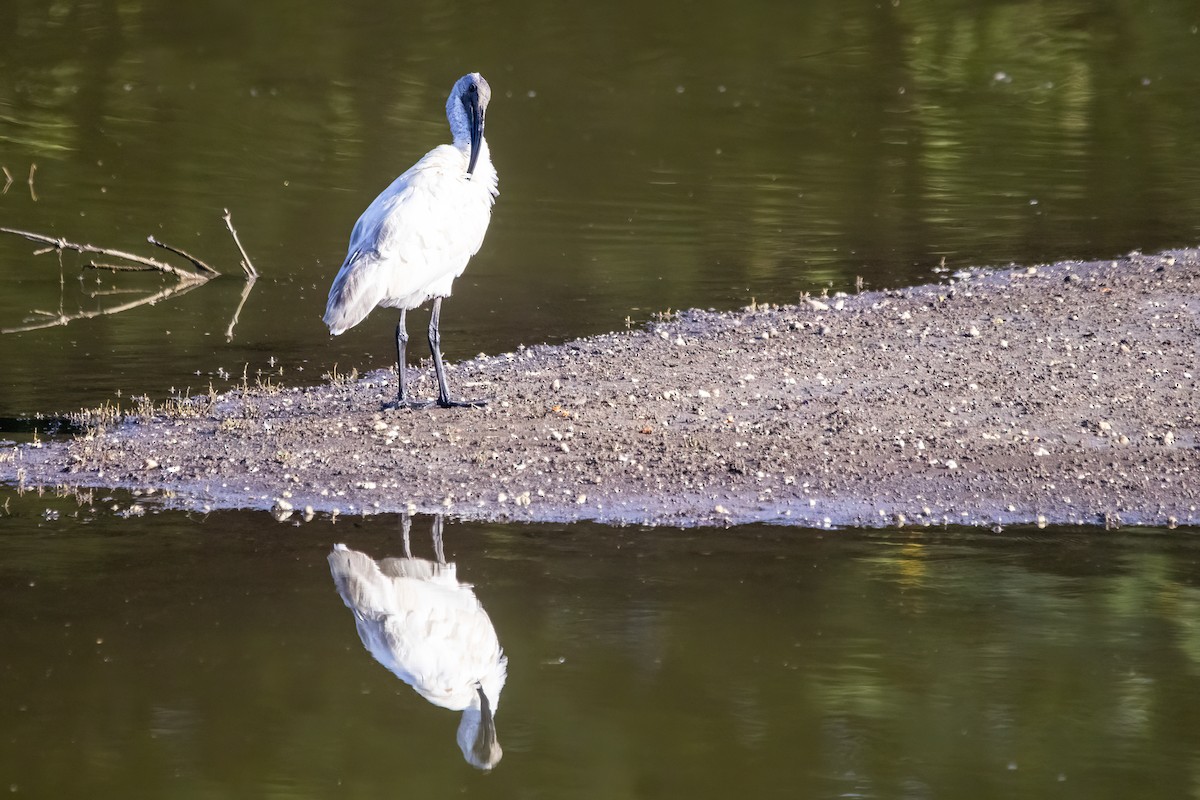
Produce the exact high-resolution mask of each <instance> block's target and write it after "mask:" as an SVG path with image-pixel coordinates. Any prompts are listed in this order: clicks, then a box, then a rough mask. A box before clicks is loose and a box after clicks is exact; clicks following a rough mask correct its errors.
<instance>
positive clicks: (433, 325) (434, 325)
mask: <svg viewBox="0 0 1200 800" xmlns="http://www.w3.org/2000/svg"><path fill="white" fill-rule="evenodd" d="M441 318H442V298H440V297H438V298H435V299H434V301H433V313H431V314H430V315H429V350H430V352H431V353H433V371H434V372H436V373H437V382H438V399H437V404H438V405H439V406H441V407H442V408H464V407H476V408H477V407H479V406H486V405H487V400H451V399H450V389H449V387H448V386H447V385H446V368H445V366H443V365H442V334H441V332H440V331H439V330H438V323H439V322H440V321H441Z"/></svg>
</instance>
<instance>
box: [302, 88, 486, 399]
mask: <svg viewBox="0 0 1200 800" xmlns="http://www.w3.org/2000/svg"><path fill="white" fill-rule="evenodd" d="M491 97H492V90H491V87H490V86H488V82H487V81H485V80H484V79H483V76H482V75H480V74H479V73H478V72H472V73H470V74H468V75H464V76H462V77H461V78H459V79H458V81H457V82H456V83H455V84H454V88H453V89H452V90H451V91H450V97H449V99H447V100H446V119H447V120H449V122H450V132H451V133H452V134H453V135H454V143H453V144H443V145H439V146H437V147H435V148H433V149H432V150H430V151H429V152H428V153H426V154H425V155H424V157H422V158H421V160H420V161H418V162H417V163H416V164H414V165H413V166H412V167H410V168H409V169H408V171H407V172H405V173H404V174H403V175H401V176H400V177H399V178H396V180H395V181H393V182H392V185H391V186H389V187H388V188H387V189H385V190H384V191H383V193H382V194H380V195H379V196H378V197H376V198H375V201H374V202H373V203H371V205H369V206H368V207H367V210H366V211H364V212H363V214H362V216H361V217H359V218H358V222H357V223H356V224H355V226H354V230H353V232H351V234H350V248H349V251H348V253H347V255H346V260H345V262H343V264H342V268H341V270H340V271H339V272H338V274H337V277H336V278H334V280H333V286H332V287H330V289H329V302H328V303H327V305H326V306H325V317H324V321H325V324H326V325H328V326H329V332H330V333H331V334H332V335H334V336H337V335H338V334H340V333H343V332H344V331H347V330H349V329H350V328H353V327H354V326H355V325H357V324H358V323H360V322H362V321H363V320H364V319H365V318H366V316H367V314H369V313H371V310H372V309H373V308H375V307H376V306H385V307H387V308H398V309H400V321H399V322H398V323H397V324H396V369H397V372H398V373H399V379H400V390H399V394H398V398H397V400H398V405H399V406H400V407H416V408H423V407H425V406H428V405H431V403H430V402H428V401H414V400H413V399H412V398H411V397H410V395H409V393H408V391H407V387H406V385H405V375H404V372H405V363H404V358H405V357H404V351H405V347H406V346H407V344H408V331H407V329H406V328H405V322H404V317H405V314H406V313H407V312H408V310H409V309H411V308H416V307H417V306H419V305H421V304H422V303H424V302H425V301H427V300H430V299H432V300H433V312H432V314H431V316H430V318H429V349H430V350H431V351H432V352H433V367H434V371H435V372H436V373H437V381H438V398H437V404H438V405H439V406H441V407H443V408H449V407H452V406H480V405H484V404H486V402H487V401H485V400H465V401H464V400H451V399H450V390H449V388H448V387H447V385H446V371H445V367H443V365H442V351H441V334H440V332H439V331H438V323H439V320H440V318H441V313H442V299H443V298H445V297H449V296H450V287H451V284H452V283H453V282H454V279H455V278H457V277H458V276H459V275H461V274H462V273H463V270H464V269H466V267H467V262H468V261H469V260H470V259H471V256H473V255H475V254H476V253H477V252H479V248H480V246H481V245H482V244H483V237H484V234H485V233H487V227H488V222H489V221H490V220H491V217H492V204H493V203H495V201H496V196H497V195H498V194H499V190H498V189H497V181H498V178H497V176H496V169H495V168H494V167H493V166H492V159H491V156H490V155H489V154H488V145H487V141H486V140H485V139H484V138H483V120H484V115H485V113H486V112H487V106H488V101H489V100H490V99H491Z"/></svg>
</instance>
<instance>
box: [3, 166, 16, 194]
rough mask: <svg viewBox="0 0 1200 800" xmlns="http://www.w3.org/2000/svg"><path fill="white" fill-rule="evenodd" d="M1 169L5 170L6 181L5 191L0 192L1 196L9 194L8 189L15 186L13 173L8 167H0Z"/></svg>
mask: <svg viewBox="0 0 1200 800" xmlns="http://www.w3.org/2000/svg"><path fill="white" fill-rule="evenodd" d="M0 169H3V170H4V181H5V182H4V191H3V192H0V194H8V187H10V186H12V185H13V176H12V173H11V172H9V171H8V167H0Z"/></svg>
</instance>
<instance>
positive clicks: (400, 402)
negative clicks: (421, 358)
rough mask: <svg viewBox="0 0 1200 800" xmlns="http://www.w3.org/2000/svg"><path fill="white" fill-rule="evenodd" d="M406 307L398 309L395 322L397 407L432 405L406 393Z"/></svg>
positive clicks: (425, 406) (424, 406)
mask: <svg viewBox="0 0 1200 800" xmlns="http://www.w3.org/2000/svg"><path fill="white" fill-rule="evenodd" d="M407 314H408V311H407V310H406V309H400V320H399V321H398V322H397V323H396V377H398V378H399V379H400V389H399V391H398V392H397V393H396V407H397V408H427V407H428V406H431V405H433V404H432V403H431V402H430V401H428V400H413V399H412V397H411V396H410V395H409V393H408V380H407V375H406V373H407V372H408V369H407V366H406V364H405V361H406V357H405V350H406V349H407V348H408V328H407V327H406V326H405V324H404V318H405V315H407Z"/></svg>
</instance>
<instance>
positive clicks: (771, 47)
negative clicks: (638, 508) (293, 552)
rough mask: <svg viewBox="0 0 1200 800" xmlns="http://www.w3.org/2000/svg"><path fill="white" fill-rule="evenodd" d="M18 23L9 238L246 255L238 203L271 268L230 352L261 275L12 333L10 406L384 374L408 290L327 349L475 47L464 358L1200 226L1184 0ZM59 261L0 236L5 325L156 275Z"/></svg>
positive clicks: (470, 65) (1195, 109)
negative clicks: (393, 201)
mask: <svg viewBox="0 0 1200 800" xmlns="http://www.w3.org/2000/svg"><path fill="white" fill-rule="evenodd" d="M0 20H3V22H4V29H5V30H6V31H7V35H6V45H5V47H4V49H3V51H2V52H0V164H2V165H4V166H5V167H6V168H7V169H8V170H9V171H10V172H11V173H12V174H13V176H14V179H15V180H14V183H13V184H12V185H11V186H10V187H9V188H8V191H7V192H6V193H5V194H3V195H2V196H0V220H2V221H3V224H4V225H8V226H12V227H18V228H28V229H32V230H37V231H42V232H45V233H49V234H54V235H61V236H67V237H69V238H74V239H79V240H85V241H90V242H93V243H97V244H102V245H107V246H109V247H122V248H133V249H136V248H139V247H141V248H142V249H143V250H145V249H146V248H145V245H144V244H143V243H144V239H145V237H146V236H147V235H148V234H154V235H155V236H158V237H159V238H161V239H163V240H165V241H167V242H170V243H173V244H176V245H178V246H181V247H184V248H185V249H188V250H191V251H193V252H195V253H197V254H198V255H201V256H202V257H204V258H206V259H208V260H210V261H212V262H214V263H215V264H217V265H218V266H219V267H220V268H221V269H223V270H224V271H226V272H227V273H229V274H230V275H231V276H236V275H237V274H239V273H240V271H239V269H238V267H237V256H236V252H235V251H234V249H233V246H232V244H231V243H230V241H229V237H228V234H227V233H226V231H225V229H224V225H223V223H222V221H221V213H222V209H223V208H229V209H230V210H231V211H232V212H233V215H234V221H235V223H236V224H237V225H238V227H239V230H240V232H241V235H242V239H243V241H244V242H245V244H246V246H247V248H248V249H249V250H250V253H251V255H252V257H253V258H254V259H255V261H256V263H257V266H258V268H259V269H260V271H261V272H262V274H263V279H262V280H261V281H260V282H259V284H258V285H257V286H256V288H255V290H254V292H253V293H252V294H251V295H250V297H249V299H248V301H247V303H246V306H245V308H244V309H242V312H241V314H240V316H239V322H238V324H237V326H236V328H235V331H234V337H233V340H232V341H226V331H227V329H228V327H229V324H230V320H231V318H232V316H233V313H234V310H235V309H236V308H237V306H238V302H239V299H240V293H241V288H242V287H241V284H240V281H239V280H238V279H237V278H236V277H231V278H230V279H228V280H221V281H218V282H215V283H212V284H209V285H207V286H204V287H201V288H199V289H196V290H193V291H192V292H190V293H188V294H187V295H185V296H182V297H177V298H174V299H172V300H169V301H165V302H161V303H159V304H158V305H156V306H154V307H143V308H139V309H136V310H133V311H129V312H125V313H122V314H119V315H115V316H106V317H101V318H98V319H91V320H81V321H79V322H76V323H73V324H72V325H70V326H67V327H66V328H59V329H52V330H44V331H38V332H32V333H25V334H10V335H6V336H4V337H3V339H2V341H3V343H4V347H2V348H0V371H3V372H4V374H5V375H7V376H10V379H9V380H8V381H7V382H6V385H5V386H4V387H3V389H0V417H16V416H28V415H31V414H34V413H37V412H51V411H67V410H72V409H75V408H78V407H80V406H83V405H95V404H99V403H103V402H105V401H111V402H122V403H124V404H126V405H127V404H128V403H129V400H128V398H129V396H130V395H132V394H141V393H149V394H151V395H153V396H154V397H156V398H162V397H164V396H166V395H168V394H170V393H171V392H172V390H174V391H175V392H186V391H188V390H189V389H190V390H191V391H192V392H199V391H203V390H206V389H207V386H208V384H209V382H210V381H211V382H213V383H214V384H215V385H216V386H217V388H223V387H224V386H227V385H229V384H230V383H231V382H233V383H236V382H237V381H238V380H239V379H240V378H241V376H242V374H243V372H244V371H245V372H247V373H248V375H249V377H250V380H251V381H253V380H254V378H255V377H256V375H258V374H259V373H260V372H261V373H273V374H274V375H275V377H276V378H277V379H278V378H280V377H282V379H283V380H285V381H290V382H315V381H317V380H319V379H320V376H321V375H322V374H323V373H324V372H326V371H328V370H329V369H330V368H331V367H332V366H333V365H334V364H335V363H336V364H338V365H339V368H340V369H341V370H342V371H347V370H348V369H349V368H354V367H357V368H359V369H365V368H374V367H378V366H383V365H386V364H387V363H388V362H389V360H390V359H392V358H393V357H394V356H393V355H392V347H393V346H392V345H391V344H390V340H391V336H390V334H391V329H392V328H393V327H394V325H395V320H394V315H393V313H392V312H390V311H387V312H385V311H380V312H377V313H376V314H375V315H373V316H372V318H371V319H369V320H368V321H367V322H365V323H363V324H362V325H360V326H359V327H358V328H356V329H354V330H353V331H351V332H349V333H347V334H345V335H343V336H342V337H339V338H338V339H335V340H332V341H331V340H330V339H329V337H328V335H327V332H326V331H325V330H324V328H323V326H322V325H321V323H320V317H321V314H322V312H323V309H324V302H325V297H326V293H327V290H328V286H329V284H330V282H331V279H332V276H333V275H334V273H335V272H336V270H337V267H338V266H339V265H340V263H341V260H342V258H343V256H344V255H345V245H346V240H347V237H348V235H349V231H350V228H351V226H352V225H353V223H354V221H355V219H356V218H357V216H358V214H359V213H360V212H361V211H362V210H363V209H364V208H365V207H366V205H367V204H368V203H369V202H370V200H371V199H372V198H373V197H374V196H375V195H376V194H377V193H378V192H379V191H380V190H381V189H382V188H384V187H385V186H386V185H387V184H388V183H389V182H390V181H391V180H392V178H393V177H394V176H395V175H397V174H399V173H400V172H401V171H402V170H403V169H405V168H406V167H407V166H408V165H410V164H411V163H412V162H413V161H415V160H416V159H417V158H419V157H420V155H422V154H423V153H424V152H426V151H427V150H428V149H430V148H431V147H432V146H434V145H435V144H438V143H440V142H442V141H444V140H445V139H446V138H447V135H448V134H447V130H446V124H445V119H444V113H443V107H444V102H445V97H446V94H447V93H448V91H449V88H450V86H451V84H452V83H453V81H454V79H455V78H457V77H458V76H459V75H461V74H462V73H463V72H466V71H468V70H470V69H477V70H479V71H481V72H483V73H484V74H485V75H486V76H487V77H488V79H489V81H490V82H491V84H492V86H493V89H494V95H495V96H494V100H493V103H492V107H491V109H490V113H489V117H488V128H487V135H488V139H489V141H490V143H491V148H492V152H493V154H494V159H495V162H496V164H497V167H498V170H499V173H500V189H501V196H500V199H499V203H498V205H497V206H496V212H495V217H494V222H493V226H492V230H491V231H490V233H489V235H488V239H487V242H486V244H485V246H484V249H483V251H482V252H481V253H480V254H479V256H478V257H477V258H476V259H475V260H474V261H473V262H472V264H471V266H470V267H469V269H468V271H467V273H466V275H465V276H464V277H463V278H462V279H460V280H459V281H458V282H457V284H456V286H455V294H454V297H453V298H452V299H451V300H450V301H449V302H448V303H447V305H446V312H445V315H444V326H445V329H446V330H445V332H446V336H445V339H444V347H445V349H446V351H447V353H448V355H449V356H450V357H451V358H454V359H459V358H464V357H469V356H472V355H474V354H476V353H478V352H480V351H486V352H489V353H495V352H506V351H510V350H512V349H514V348H515V347H517V346H518V345H520V344H523V343H524V344H534V343H537V342H542V341H562V340H565V339H569V338H572V337H575V336H579V335H584V334H588V333H594V332H599V331H608V330H613V329H616V328H620V327H621V326H622V325H623V324H624V320H625V319H626V317H630V318H631V319H632V320H634V321H635V322H637V321H643V320H645V319H647V318H648V317H649V316H650V315H651V314H653V313H654V312H659V311H664V310H667V309H678V308H687V307H695V306H698V307H721V308H730V307H740V306H743V305H746V304H747V303H749V302H751V300H752V299H755V300H757V301H775V302H787V301H794V300H796V299H797V298H798V296H799V295H800V293H801V292H807V291H820V290H822V289H825V288H834V289H850V288H852V287H853V286H854V284H855V279H856V277H858V276H861V277H862V278H863V279H864V280H865V281H866V283H867V284H868V285H872V286H896V285H902V284H910V283H915V282H924V281H928V280H931V279H935V278H937V277H938V276H939V274H940V273H938V272H937V270H938V269H939V265H940V264H941V263H942V260H943V259H945V263H946V265H947V266H950V267H954V266H962V265H965V264H973V265H978V264H1006V263H1008V262H1010V261H1017V262H1037V261H1045V260H1052V259H1057V258H1065V257H1090V256H1097V257H1105V256H1111V255H1115V254H1118V253H1123V252H1127V251H1129V250H1131V249H1133V248H1142V249H1145V250H1152V249H1155V248H1161V247H1166V246H1180V245H1190V244H1195V243H1196V241H1197V239H1200V192H1198V191H1197V187H1198V186H1200V139H1197V137H1196V136H1195V131H1196V130H1197V129H1200V106H1198V105H1197V104H1196V103H1195V102H1194V98H1195V97H1196V96H1197V94H1198V93H1200V36H1198V35H1197V25H1200V15H1198V13H1197V11H1196V8H1195V6H1194V4H1190V3H1184V2H1178V1H1177V2H1166V3H1158V4H1155V5H1154V6H1153V7H1150V8H1147V7H1145V6H1144V5H1143V4H1139V3H1132V2H1116V3H1104V4H1096V3H1091V2H1064V3H1054V4H1051V5H1046V4H1043V3H1034V2H1016V3H1003V4H995V3H987V2H957V1H955V2H949V1H945V2H916V3H908V2H904V3H875V2H869V3H850V4H846V3H835V2H827V1H825V2H810V3H800V4H786V3H773V2H753V3H749V4H746V3H743V4H740V5H738V6H737V8H736V10H735V9H733V7H730V6H728V5H724V4H716V3H704V2H673V3H668V4H665V5H663V4H658V5H652V6H647V5H646V4H644V3H629V2H616V3H606V4H601V5H594V6H592V7H588V8H579V7H577V6H560V5H555V4H547V3H539V4H532V5H530V4H524V5H518V4H495V3H483V2H478V1H477V0H474V1H471V2H466V3H461V4H457V5H456V6H454V7H453V8H451V7H447V6H446V5H445V4H444V3H433V2H414V3H406V4H403V5H401V6H398V5H396V4H395V3H393V2H381V0H353V2H347V3H340V4H337V5H336V6H330V7H327V8H320V9H318V8H306V9H304V11H303V13H299V12H298V11H297V10H296V9H295V8H294V7H293V6H291V5H290V4H287V3H279V2H263V3H240V4H239V3H224V2H201V3H191V4H188V6H187V7H186V8H185V7H181V6H180V5H179V4H178V3H164V2H150V1H148V0H134V1H133V2H130V1H129V0H123V2H119V3H118V2H116V0H91V1H90V2H88V1H85V2H79V3H72V4H52V5H50V6H47V5H46V4H44V3H41V2H34V1H33V0H0ZM31 164H36V165H37V171H36V173H35V176H34V183H33V186H34V190H35V191H36V196H37V200H36V202H35V201H34V200H33V198H32V197H31V193H30V191H29V187H28V186H27V185H26V182H25V181H26V178H27V175H28V170H29V168H30V165H31ZM33 249H34V247H33V246H32V245H30V244H29V243H27V242H24V241H23V240H20V239H14V238H9V237H0V327H2V328H10V327H16V326H19V325H20V324H22V322H23V321H25V320H26V319H27V318H31V317H32V315H33V312H34V311H35V310H39V309H40V310H43V311H51V312H55V311H57V310H58V309H59V307H60V304H61V306H62V308H63V310H64V311H66V312H68V313H71V312H78V311H81V310H85V311H92V310H96V309H98V308H102V307H106V306H109V305H111V304H113V303H116V302H120V301H123V300H125V299H126V298H128V297H129V296H130V294H129V293H130V292H133V293H134V294H135V295H136V294H137V293H138V292H140V293H141V294H142V295H144V294H145V293H147V292H149V291H152V290H153V289H155V288H158V287H160V286H161V285H162V282H161V281H160V280H159V279H157V278H149V279H144V278H143V279H138V278H137V277H131V276H127V275H122V276H119V277H118V278H114V277H112V276H111V275H109V274H100V275H96V274H93V273H90V272H88V273H85V274H82V275H81V273H80V271H79V259H78V258H77V257H73V256H72V257H68V258H67V259H66V264H65V267H64V270H63V273H62V283H61V284H60V271H59V267H58V264H57V263H56V260H55V257H54V255H53V254H49V255H44V256H39V257H36V258H35V257H33V256H32V255H31V253H32V251H33ZM114 293H118V294H114ZM423 320H424V317H423V316H422V315H416V316H415V317H414V319H413V321H412V323H411V327H412V328H413V329H414V330H417V331H419V330H420V326H422V325H423V324H424V321H423ZM418 349H419V348H418ZM280 369H282V370H283V375H282V376H279V375H278V372H279V370H280ZM118 393H120V397H118Z"/></svg>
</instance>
